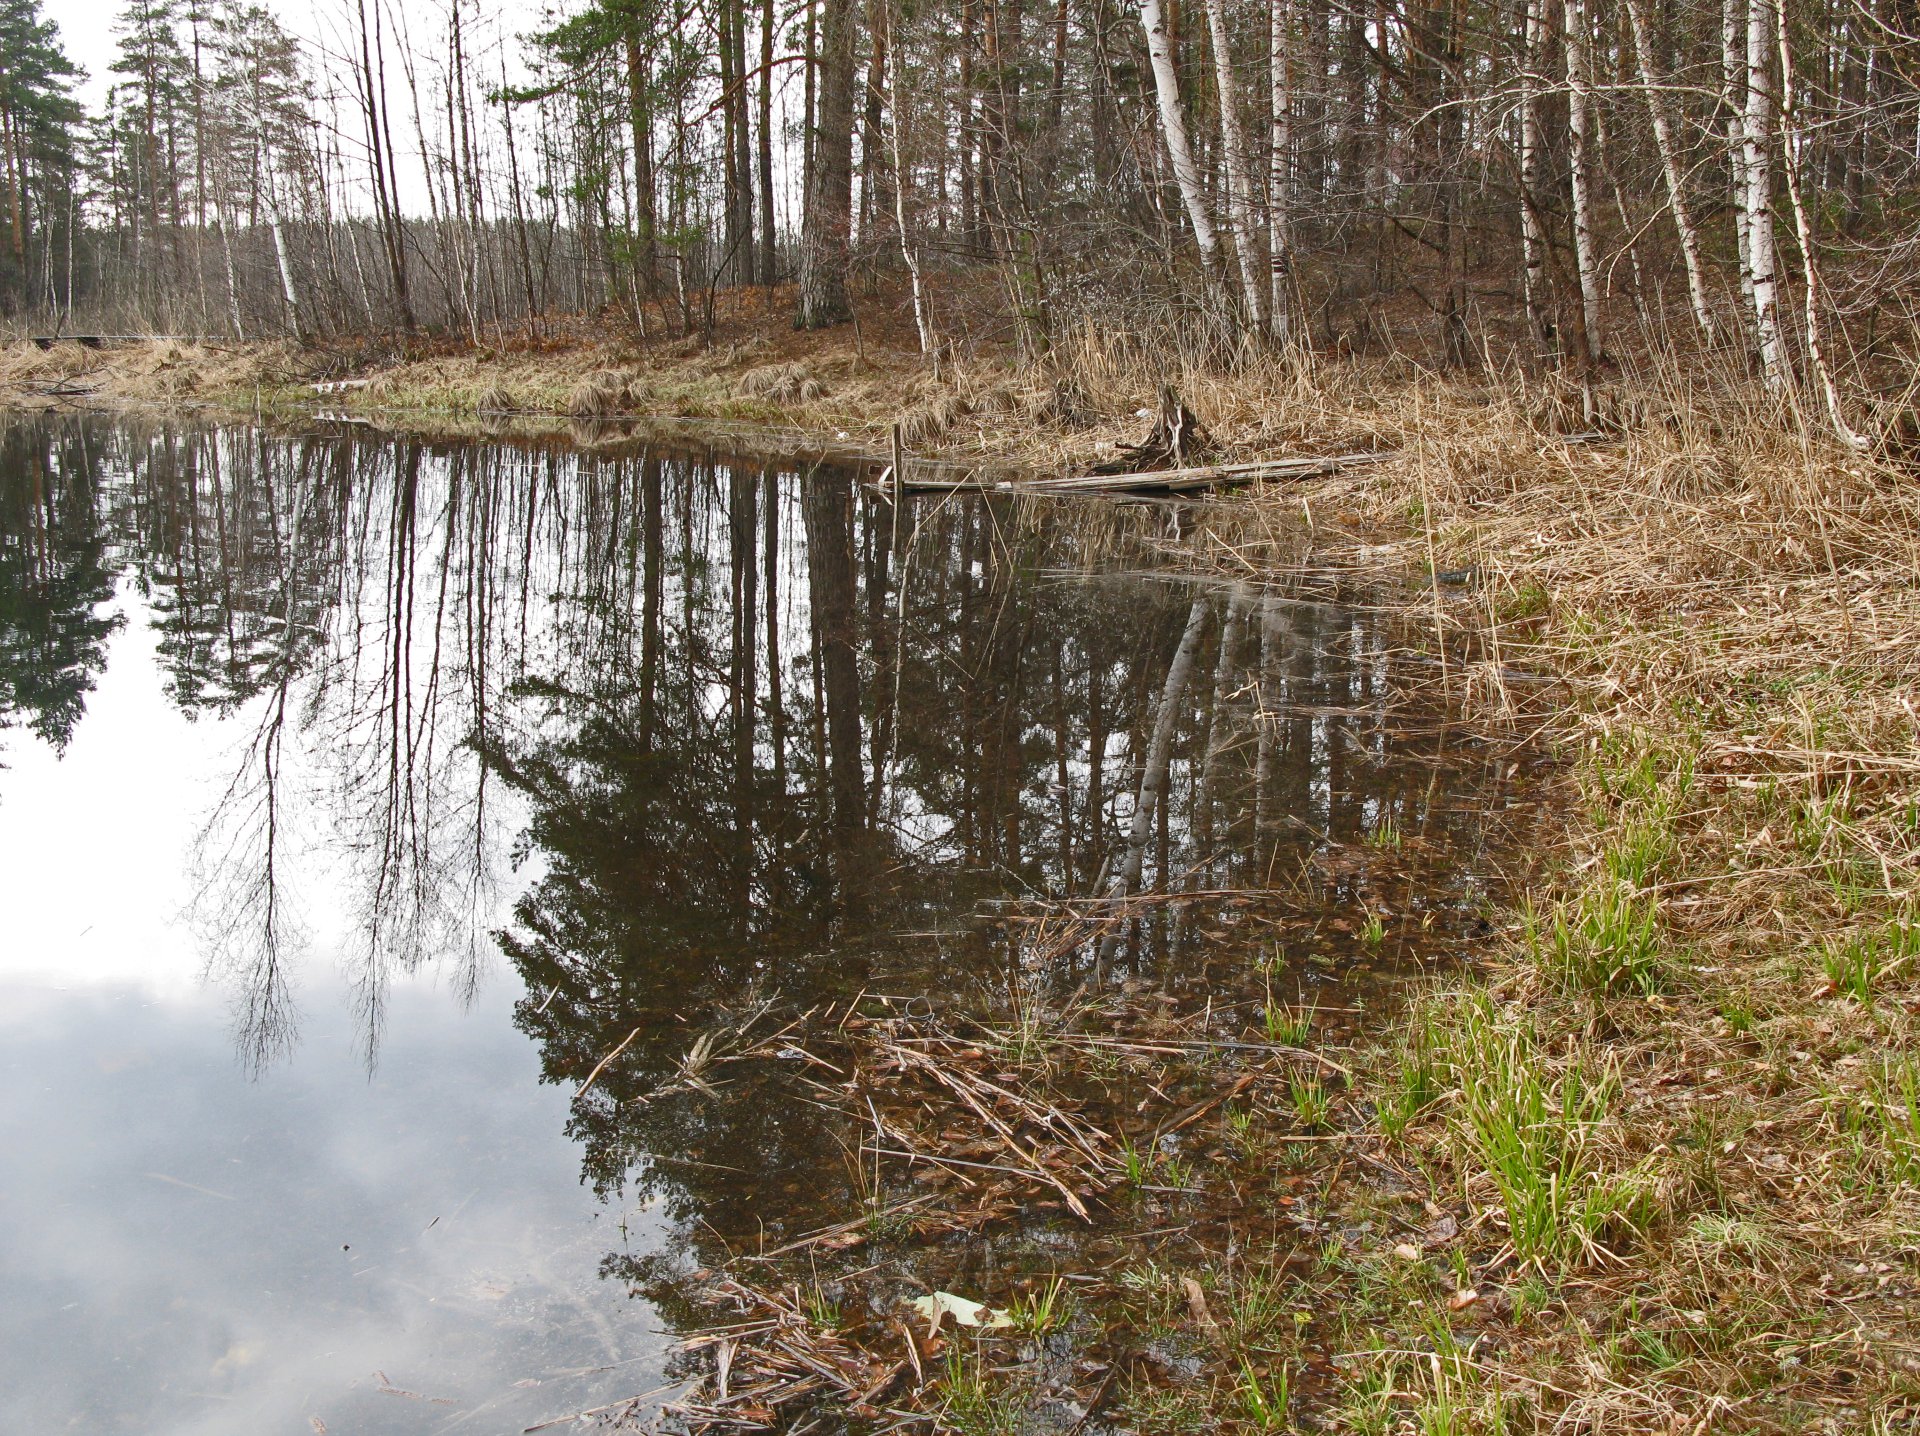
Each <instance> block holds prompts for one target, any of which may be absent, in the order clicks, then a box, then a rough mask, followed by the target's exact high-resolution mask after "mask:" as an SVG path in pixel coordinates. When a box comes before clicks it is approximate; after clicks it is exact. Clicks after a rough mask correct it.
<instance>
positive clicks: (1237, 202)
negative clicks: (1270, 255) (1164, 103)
mask: <svg viewBox="0 0 1920 1436" xmlns="http://www.w3.org/2000/svg"><path fill="white" fill-rule="evenodd" d="M1206 7H1207V33H1208V37H1209V38H1210V39H1211V40H1212V42H1213V74H1214V80H1215V83H1216V87H1217V88H1218V90H1219V99H1220V143H1221V151H1222V154H1221V157H1222V159H1223V160H1224V161H1225V162H1226V169H1227V214H1228V216H1229V217H1230V219H1231V221H1232V229H1233V254H1234V259H1235V261H1236V263H1237V266H1238V268H1239V271H1240V292H1241V296H1242V298H1243V299H1244V300H1245V302H1246V306H1247V317H1248V318H1249V319H1251V320H1252V321H1253V325H1254V327H1255V328H1256V329H1265V328H1266V315H1267V306H1266V296H1265V293H1264V292H1263V290H1262V288H1261V284H1260V264H1259V256H1258V255H1257V254H1256V253H1255V252H1254V240H1255V236H1256V234H1257V233H1258V231H1257V229H1256V228H1255V226H1254V222H1253V179H1252V176H1251V175H1250V174H1249V173H1248V171H1247V136H1246V130H1245V127H1244V126H1242V125H1241V123H1240V106H1239V104H1238V103H1237V101H1236V100H1235V96H1234V90H1235V86H1234V83H1233V51H1232V50H1231V49H1230V48H1229V47H1228V42H1227V17H1226V9H1225V6H1224V5H1223V4H1222V3H1221V0H1206Z"/></svg>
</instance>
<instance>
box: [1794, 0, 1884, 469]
mask: <svg viewBox="0 0 1920 1436" xmlns="http://www.w3.org/2000/svg"><path fill="white" fill-rule="evenodd" d="M1773 15H1774V28H1775V30H1776V32H1777V36H1778V40H1779V48H1780V132H1781V149H1782V155H1781V159H1782V161H1783V167H1784V168H1785V170H1786V172H1787V202H1788V203H1789V204H1790V205H1792V207H1793V232H1794V235H1795V236H1796V237H1797V238H1798V239H1799V241H1800V266H1801V275H1800V277H1801V289H1802V292H1803V293H1804V294H1805V296H1806V325H1807V358H1808V360H1809V361H1810V362H1811V363H1812V364H1813V372H1814V376H1815V377H1816V378H1817V379H1818V380H1819V383H1820V396H1821V398H1822V399H1824V400H1825V401H1826V405H1827V417H1828V418H1830V419H1831V420H1832V421H1833V429H1834V432H1835V433H1836V434H1838V435H1839V436H1840V438H1841V440H1842V441H1843V442H1845V443H1846V444H1848V445H1850V446H1851V447H1853V448H1856V449H1864V448H1865V447H1866V446H1867V440H1866V437H1865V436H1864V435H1863V434H1861V433H1860V432H1859V431H1858V430H1857V429H1855V428H1854V427H1853V426H1852V425H1851V424H1849V423H1848V422H1847V418H1846V413H1845V411H1844V410H1843V409H1842V408H1841V405H1840V386H1839V385H1838V384H1836V383H1835V382H1834V378H1833V366H1832V365H1830V364H1829V363H1828V362H1827V350H1826V344H1825V342H1824V341H1823V339H1822V337H1821V333H1820V262H1819V259H1818V257H1817V256H1816V254H1815V252H1814V247H1813V246H1814V233H1813V224H1812V221H1811V220H1810V219H1809V217H1808V215H1807V205H1806V199H1805V196H1804V195H1803V194H1802V193H1801V189H1800V149H1801V145H1800V126H1799V116H1798V113H1797V112H1796V110H1795V107H1794V90H1793V47H1792V44H1791V43H1790V41H1789V38H1788V35H1787V11H1786V6H1784V5H1776V6H1775V7H1774V12H1773Z"/></svg>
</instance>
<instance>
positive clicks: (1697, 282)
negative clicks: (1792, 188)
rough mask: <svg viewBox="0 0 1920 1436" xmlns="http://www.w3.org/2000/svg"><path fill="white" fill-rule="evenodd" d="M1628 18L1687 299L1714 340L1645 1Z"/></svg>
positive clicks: (1636, 0) (1629, 0)
mask: <svg viewBox="0 0 1920 1436" xmlns="http://www.w3.org/2000/svg"><path fill="white" fill-rule="evenodd" d="M1626 4H1627V21H1628V23H1629V25H1630V26H1631V27H1632V30H1633V53H1634V58H1635V59H1636V60H1637V61H1638V62H1639V69H1640V86H1641V89H1642V90H1643V91H1644V92H1645V94H1646V99H1647V118H1648V119H1649V120H1651V121H1652V123H1653V141H1654V145H1655V146H1656V147H1657V148H1658V149H1659V151H1660V169H1661V171H1662V173H1663V174H1664V175H1665V176H1666V181H1667V203H1668V205H1669V207H1671V209H1672V210H1673V227H1674V229H1675V230H1677V231H1678V232H1679V236H1680V255H1681V258H1682V259H1683V260H1685V262H1686V266H1687V298H1688V300H1689V301H1690V302H1691V303H1692V305H1693V322H1694V323H1695V325H1697V326H1698V327H1699V330H1700V337H1701V339H1702V340H1704V341H1705V342H1706V343H1709V344H1711V343H1712V342H1713V306H1712V304H1711V303H1709V302H1708V299H1707V274H1706V265H1705V264H1704V262H1703V261H1702V260H1701V257H1700V232H1699V230H1698V229H1696V228H1695V227H1694V223H1693V215H1692V212H1691V211H1690V210H1689V209H1688V208H1687V191H1686V182H1685V176H1684V174H1683V172H1682V170H1681V168H1680V155H1679V150H1678V147H1677V146H1676V145H1675V143H1674V138H1673V124H1672V122H1671V120H1669V118H1668V116H1667V102H1666V97H1665V95H1663V94H1662V93H1661V91H1660V90H1659V88H1658V87H1657V86H1655V84H1654V81H1653V45H1652V42H1651V41H1650V40H1649V38H1648V36H1647V18H1646V6H1645V3H1644V0H1626Z"/></svg>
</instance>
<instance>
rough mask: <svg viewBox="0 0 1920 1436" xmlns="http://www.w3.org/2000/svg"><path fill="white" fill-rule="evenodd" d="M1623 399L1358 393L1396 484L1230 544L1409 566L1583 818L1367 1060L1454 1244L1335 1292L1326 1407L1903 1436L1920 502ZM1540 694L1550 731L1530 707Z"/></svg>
mask: <svg viewBox="0 0 1920 1436" xmlns="http://www.w3.org/2000/svg"><path fill="white" fill-rule="evenodd" d="M1322 402H1323V403H1326V404H1327V406H1328V408H1329V409H1330V410H1331V411H1333V412H1335V413H1338V412H1339V410H1340V408H1341V406H1340V404H1339V403H1338V402H1337V401H1334V400H1328V399H1325V398H1323V400H1322ZM1614 403H1615V405H1616V412H1617V413H1618V415H1619V420H1618V422H1617V423H1615V424H1612V425H1609V426H1608V428H1607V430H1606V431H1605V432H1603V433H1602V434H1601V435H1600V436H1599V437H1598V441H1596V442H1582V443H1574V444H1569V443H1567V442H1565V440H1564V438H1563V436H1561V435H1560V434H1558V433H1557V432H1556V430H1557V429H1560V428H1564V427H1565V425H1564V424H1563V423H1556V422H1555V421H1556V418H1557V417H1558V415H1557V411H1556V406H1555V405H1554V404H1553V403H1552V401H1551V399H1550V398H1548V397H1546V396H1537V397H1535V398H1533V399H1532V400H1529V398H1528V397H1527V395H1526V394H1525V391H1524V390H1523V389H1522V388H1520V387H1518V386H1516V387H1514V388H1512V389H1510V390H1500V389H1492V388H1489V387H1486V386H1477V385H1476V386H1461V385H1457V384H1451V383H1446V382H1442V381H1438V380H1424V381H1415V382H1412V383H1409V384H1407V385H1405V386H1403V387H1402V388H1401V389H1399V390H1398V391H1397V392H1394V393H1392V394H1390V395H1388V396H1386V397H1385V398H1383V399H1372V398H1358V399H1357V400H1356V399H1354V398H1350V399H1349V400H1348V401H1347V404H1346V408H1345V413H1344V415H1342V416H1341V417H1340V418H1339V420H1338V422H1342V423H1345V424H1349V425H1364V426H1366V427H1369V428H1372V429H1373V430H1374V432H1375V433H1376V434H1378V435H1380V437H1381V439H1382V441H1383V445H1384V446H1387V447H1392V448H1396V449H1398V450H1400V451H1401V453H1402V458H1401V460H1400V461H1399V462H1397V463H1395V464H1393V465H1390V466H1386V467H1384V468H1383V469H1380V470H1376V471H1371V472H1365V473H1361V474H1358V475H1357V476H1354V477H1351V478H1344V479H1336V480H1332V481H1329V482H1327V483H1325V484H1322V485H1319V486H1317V487H1316V488H1315V489H1314V490H1312V491H1310V492H1287V493H1280V492H1270V493H1267V494H1264V495H1262V496H1261V497H1260V498H1259V499H1257V500H1256V502H1255V504H1254V505H1253V509H1252V514H1251V516H1250V519H1249V520H1248V522H1246V523H1245V524H1244V526H1243V527H1241V528H1240V529H1239V530H1238V531H1237V532H1236V533H1234V534H1233V535H1232V536H1231V537H1228V538H1224V539H1222V541H1221V544H1220V549H1219V552H1220V554H1221V557H1222V558H1223V560H1224V561H1226V562H1228V563H1229V564H1231V565H1233V566H1235V567H1240V568H1246V567H1249V566H1250V567H1252V568H1255V569H1258V568H1260V567H1262V566H1263V565H1264V564H1266V563H1268V562H1269V561H1270V560H1271V556H1272V555H1276V554H1279V553H1282V552H1291V551H1292V546H1293V545H1295V544H1296V543H1297V537H1296V531H1297V529H1298V527H1299V526H1300V525H1301V524H1303V523H1308V524H1314V525H1316V526H1317V527H1316V542H1317V544H1318V547H1319V554H1318V559H1319V561H1324V562H1331V563H1335V564H1340V565H1347V566H1353V567H1361V568H1367V569H1371V570H1394V569H1398V570H1400V571H1402V572H1405V571H1408V570H1411V571H1414V572H1419V573H1423V574H1425V575H1426V576H1427V577H1426V578H1425V579H1424V581H1423V582H1422V583H1421V584H1419V585H1416V588H1415V591H1414V593H1413V595H1412V596H1411V597H1410V600H1409V603H1410V607H1411V611H1413V612H1419V611H1420V610H1421V609H1422V608H1424V609H1425V611H1426V616H1427V619H1428V623H1429V625H1430V627H1429V642H1430V644H1431V646H1432V647H1433V648H1434V649H1435V650H1437V651H1445V652H1446V653H1448V654H1449V656H1450V660H1451V661H1450V669H1449V671H1448V672H1447V673H1446V674H1445V676H1444V679H1443V681H1444V682H1445V683H1446V684H1447V685H1448V686H1449V687H1450V688H1451V689H1452V691H1453V693H1454V695H1455V697H1456V700H1457V701H1458V702H1460V703H1463V704H1466V705H1468V706H1476V707H1479V708H1481V709H1483V710H1485V711H1488V712H1491V713H1505V714H1508V715H1509V716H1510V717H1511V718H1512V719H1513V721H1516V722H1541V723H1544V724H1546V725H1547V726H1548V728H1549V730H1550V731H1551V732H1553V733H1555V734H1557V736H1558V741H1559V742H1560V744H1561V745H1562V746H1563V748H1564V749H1565V750H1566V751H1568V752H1569V753H1571V754H1573V755H1575V764H1574V766H1575V771H1576V773H1577V775H1578V779H1579V783H1580V788H1581V792H1582V799H1583V801H1582V802H1581V804H1580V805H1579V807H1578V810H1577V811H1576V813H1575V815H1574V832H1573V838H1572V848H1571V851H1570V852H1569V854H1568V856H1567V857H1566V859H1565V860H1564V862H1562V863H1561V864H1560V865H1559V871H1558V874H1557V876H1556V877H1554V879H1553V880H1552V881H1551V882H1549V883H1546V884H1544V885H1542V886H1540V887H1539V888H1538V890H1536V891H1535V892H1533V893H1532V894H1531V896H1530V898H1529V900H1528V903H1527V905H1526V906H1525V907H1524V908H1523V910H1522V911H1521V912H1519V913H1517V914H1516V915H1515V920H1514V923H1513V928H1514V937H1513V941H1512V942H1511V943H1510V945H1509V946H1508V947H1507V949H1506V950H1505V952H1504V953H1503V954H1502V955H1501V956H1500V957H1499V958H1498V959H1497V960H1495V961H1494V962H1493V963H1491V964H1489V965H1487V966H1486V967H1483V968H1480V969H1476V970H1475V971H1473V972H1471V973H1462V974H1460V975H1457V976H1454V977H1449V978H1445V979H1442V980H1440V981H1439V982H1438V983H1437V984H1436V985H1435V986H1434V987H1432V989H1431V990H1430V991H1428V992H1426V993H1425V994H1424V995H1423V996H1422V997H1421V998H1420V1000H1418V1001H1417V1002H1416V1003H1415V1004H1414V1005H1413V1006H1412V1008H1411V1010H1410V1013H1409V1015H1408V1017H1407V1019H1406V1021H1405V1022H1404V1023H1403V1024H1402V1025H1401V1027H1400V1029H1399V1030H1398V1031H1397V1033H1396V1034H1395V1036H1394V1037H1393V1039H1392V1040H1390V1041H1387V1042H1384V1043H1381V1044H1379V1045H1378V1046H1377V1047H1376V1048H1375V1049H1374V1050H1373V1051H1371V1052H1370V1053H1368V1054H1363V1055H1362V1056H1361V1057H1360V1058H1359V1060H1358V1063H1357V1075H1356V1082H1355V1088H1354V1091H1355V1099H1356V1103H1357V1106H1358V1107H1359V1109H1360V1110H1362V1111H1365V1112H1366V1113H1368V1118H1367V1129H1368V1130H1369V1131H1370V1132H1371V1133H1373V1134H1375V1135H1377V1136H1378V1137H1379V1138H1380V1139H1381V1140H1382V1141H1383V1142H1385V1143H1386V1144H1387V1146H1388V1149H1389V1150H1391V1151H1393V1152H1394V1153H1396V1154H1397V1158H1398V1161H1399V1162H1400V1163H1401V1164H1403V1165H1404V1166H1405V1167H1406V1168H1408V1169H1409V1170H1412V1171H1415V1172H1417V1173H1419V1174H1420V1176H1421V1178H1422V1180H1423V1182H1424V1183H1425V1186H1426V1195H1425V1200H1428V1201H1431V1202H1434V1203H1435V1204H1436V1205H1439V1206H1443V1207H1448V1208H1452V1209H1456V1210H1458V1211H1459V1212H1460V1228H1461V1231H1460V1235H1459V1237H1458V1238H1456V1239H1455V1240H1454V1242H1453V1243H1451V1244H1450V1247H1449V1250H1448V1251H1447V1253H1446V1254H1445V1258H1444V1260H1441V1259H1434V1258H1432V1257H1428V1256H1425V1255H1423V1256H1422V1258H1421V1260H1420V1261H1418V1262H1417V1263H1414V1264H1413V1265H1414V1266H1416V1267H1417V1268H1419V1270H1418V1271H1417V1272H1416V1273H1414V1274H1412V1279H1409V1274H1407V1273H1402V1274H1401V1276H1400V1278H1399V1279H1398V1280H1397V1281H1396V1282H1394V1283H1392V1284H1390V1285H1386V1286H1378V1287H1371V1284H1372V1283H1373V1282H1374V1280H1375V1279H1374V1278H1372V1277H1365V1278H1362V1279H1358V1280H1357V1281H1356V1282H1355V1283H1354V1284H1353V1285H1351V1286H1350V1287H1349V1288H1348V1289H1349V1290H1351V1291H1352V1292H1353V1293H1354V1298H1355V1300H1354V1304H1353V1305H1352V1306H1350V1307H1349V1308H1348V1309H1349V1310H1354V1311H1359V1312H1363V1313H1364V1314H1365V1315H1364V1319H1363V1320H1362V1321H1360V1322H1358V1323H1356V1324H1355V1326H1354V1328H1353V1329H1352V1331H1351V1333H1350V1344H1349V1348H1348V1349H1349V1355H1347V1356H1346V1357H1345V1358H1344V1360H1343V1362H1342V1365H1343V1367H1344V1368H1345V1369H1346V1372H1347V1374H1346V1376H1345V1378H1344V1380H1343V1386H1344V1395H1342V1396H1340V1397H1339V1398H1338V1399H1337V1400H1335V1401H1334V1402H1333V1403H1332V1406H1331V1409H1330V1414H1329V1417H1328V1419H1329V1420H1331V1421H1332V1422H1333V1423H1334V1424H1335V1426H1336V1427H1337V1428H1339V1429H1352V1430H1380V1431H1386V1430H1394V1429H1411V1430H1420V1431H1437V1430H1447V1431H1458V1430H1476V1431H1480V1430H1484V1431H1502V1430H1535V1429H1540V1430H1545V1429H1554V1430H1578V1431H1647V1432H1653V1431H1662V1432H1664V1431H1705V1430H1740V1431H1782V1432H1784V1431H1801V1430H1808V1431H1836V1432H1837V1431H1879V1430H1894V1429H1909V1428H1910V1427H1911V1426H1912V1424H1913V1423H1914V1421H1915V1420H1916V1419H1920V1310H1917V1309H1916V1301H1920V1244H1917V1243H1916V1235H1917V1230H1916V1217H1920V1199H1917V1189H1916V1180H1915V1179H1916V1177H1920V1165H1916V1156H1917V1155H1920V1146H1916V1139H1920V1075H1917V1074H1920V1052H1917V1051H1916V1037H1917V1036H1920V1025H1917V1023H1916V1017H1917V1016H1920V970H1916V969H1917V967H1920V927H1916V920H1917V919H1920V885H1917V883H1916V878H1920V747H1917V746H1916V736H1920V735H1917V733H1916V729H1917V728H1920V713H1916V708H1915V704H1916V701H1917V700H1920V683H1917V680H1920V489H1916V486H1915V484H1914V481H1913V477H1912V475H1911V473H1910V472H1908V471H1907V470H1906V469H1905V468H1904V467H1902V466H1901V465H1900V464H1898V463H1896V462H1893V461H1891V460H1886V459H1870V458H1868V457H1866V456H1863V455H1860V454H1857V453H1854V452H1852V451H1850V450H1847V449H1845V448H1842V447H1841V446H1839V445H1838V444H1836V443H1834V442H1833V441H1831V440H1828V439H1825V438H1823V437H1821V435H1820V433H1819V431H1818V428H1817V425H1816V424H1815V423H1814V422H1812V421H1811V420H1809V419H1808V418H1807V417H1806V416H1804V415H1801V414H1799V413H1797V412H1795V411H1794V409H1793V408H1792V406H1791V405H1790V404H1788V403H1785V402H1777V401H1773V400H1767V399H1759V398H1755V397H1754V396H1753V395H1752V394H1751V393H1750V392H1749V391H1748V390H1747V389H1746V388H1745V387H1744V386H1742V385H1734V384H1728V385H1725V386H1722V387H1720V388H1718V389H1716V388H1714V387H1711V386H1704V385H1700V384H1697V383H1696V384H1695V385H1693V386H1691V387H1683V386H1682V385H1680V384H1679V383H1678V382H1677V381H1676V380H1674V379H1672V378H1671V377H1664V378H1663V377H1660V376H1655V377H1653V378H1649V379H1645V380H1642V381H1639V382H1622V383H1621V384H1620V385H1619V386H1618V389H1617V390H1616V392H1615V396H1614ZM1240 517H1241V518H1243V519H1248V516H1247V515H1245V514H1242V515H1241V516H1240ZM1519 669H1531V670H1536V671H1539V670H1548V671H1552V672H1554V673H1556V674H1558V675H1559V676H1560V677H1561V678H1563V679H1564V680H1566V687H1565V701H1563V703H1562V704H1561V706H1559V707H1558V708H1557V710H1556V711H1554V712H1552V713H1548V714H1543V715H1540V716H1539V717H1537V718H1533V717H1529V716H1528V715H1526V714H1525V713H1523V712H1522V711H1521V706H1522V705H1521V704H1520V703H1519V702H1518V700H1517V699H1516V695H1515V692H1514V690H1513V687H1512V684H1511V682H1510V675H1511V674H1512V673H1513V672H1514V671H1515V670H1519ZM1370 1288H1371V1289H1370Z"/></svg>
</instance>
